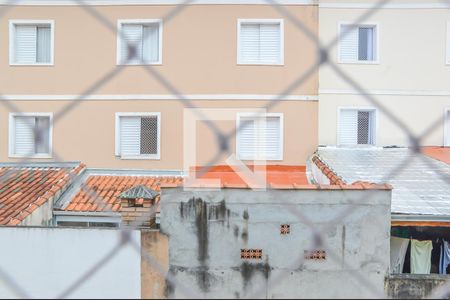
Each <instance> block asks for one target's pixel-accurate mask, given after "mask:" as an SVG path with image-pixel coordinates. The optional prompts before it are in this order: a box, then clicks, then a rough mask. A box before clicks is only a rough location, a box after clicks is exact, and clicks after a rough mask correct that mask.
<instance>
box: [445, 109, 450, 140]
mask: <svg viewBox="0 0 450 300" xmlns="http://www.w3.org/2000/svg"><path fill="white" fill-rule="evenodd" d="M444 131H445V132H444V135H445V141H444V146H446V147H450V109H447V110H446V111H445V126H444Z"/></svg>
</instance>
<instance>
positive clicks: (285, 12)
mask: <svg viewBox="0 0 450 300" xmlns="http://www.w3.org/2000/svg"><path fill="white" fill-rule="evenodd" d="M265 1H266V2H267V5H270V6H271V7H272V8H273V10H274V11H276V12H277V13H278V14H279V15H280V16H281V17H282V18H284V20H286V21H287V22H290V23H291V24H293V25H294V26H295V28H296V29H297V30H298V31H300V32H302V33H303V34H304V35H305V36H306V37H307V39H308V40H309V41H310V42H311V43H313V44H314V45H315V48H316V53H317V55H316V60H315V61H312V62H311V65H310V66H309V68H307V69H306V70H305V71H304V72H302V73H301V74H299V75H298V77H297V79H295V80H294V81H292V82H290V83H289V84H287V85H286V87H285V89H283V90H281V91H279V93H278V96H277V97H276V98H274V99H272V100H271V101H270V103H269V104H268V105H267V106H266V107H265V109H266V110H272V109H274V108H275V107H276V106H277V105H278V104H279V103H280V102H282V101H283V99H285V98H286V97H287V96H290V95H291V94H292V93H293V92H294V91H295V90H296V89H298V88H299V87H301V86H302V85H303V84H304V83H305V82H306V81H307V80H309V79H310V78H311V77H312V76H314V75H315V74H317V72H318V70H319V69H320V68H321V67H324V66H327V67H329V68H330V69H331V70H332V71H333V72H334V73H335V74H337V75H338V76H339V77H340V78H341V79H342V80H344V81H345V82H346V83H347V84H348V85H349V86H350V87H352V88H353V89H354V90H355V91H357V92H358V93H359V94H360V95H361V97H364V99H365V100H366V101H367V103H369V104H370V105H371V106H373V107H376V108H377V109H378V111H380V112H381V113H382V114H384V115H385V116H386V117H387V118H388V119H389V120H390V121H391V122H393V123H394V124H395V125H396V126H397V127H398V128H400V129H401V130H402V132H403V134H404V135H405V136H406V137H408V139H409V140H410V142H411V151H412V152H413V153H414V154H415V155H416V156H417V158H418V159H422V160H423V158H422V156H421V145H422V143H423V141H424V139H425V138H426V137H427V136H429V135H430V134H431V133H432V132H433V131H434V130H436V129H437V128H438V127H439V126H440V125H441V124H442V116H437V118H436V121H435V122H434V123H433V124H432V125H431V126H429V127H428V128H426V130H424V131H423V133H421V134H419V135H416V134H414V133H413V132H412V131H411V130H410V128H409V127H408V126H407V125H406V124H405V123H404V122H402V121H401V120H400V119H399V118H398V117H397V116H396V115H395V114H394V113H393V112H392V111H390V110H389V108H388V107H386V106H385V105H383V104H382V103H381V101H379V100H378V99H377V98H376V97H375V96H374V95H371V94H370V93H369V92H367V91H365V89H364V88H363V87H362V85H361V84H360V83H359V81H360V80H363V79H361V78H358V79H355V78H352V76H351V75H349V74H347V73H346V72H345V71H344V70H342V68H341V67H340V66H339V65H338V64H336V63H335V62H333V61H332V60H331V59H330V56H329V53H330V51H331V50H332V49H333V48H335V47H336V46H337V44H338V41H339V38H345V36H346V35H348V34H349V30H347V31H343V32H341V35H340V36H336V37H335V38H334V39H333V40H332V41H331V42H330V43H327V44H324V43H323V42H322V41H321V40H320V39H319V37H318V35H317V33H316V32H312V31H311V30H310V29H309V27H308V26H306V25H305V24H304V23H303V21H302V20H301V19H299V18H298V17H296V16H295V15H293V14H292V13H291V12H290V11H289V9H288V6H285V5H280V4H279V3H278V2H277V1H276V0H265ZM20 2H21V1H20V0H11V1H9V3H8V4H7V5H3V6H1V7H0V19H2V18H4V17H5V14H6V13H8V12H9V11H11V10H13V9H14V8H15V6H16V5H18V4H20ZM74 2H76V3H77V4H78V5H79V7H80V8H81V9H83V10H84V11H85V12H86V13H87V14H88V15H90V16H92V17H93V18H95V19H96V20H97V21H98V22H99V23H101V24H102V25H103V26H104V27H105V28H107V29H108V30H109V31H110V32H111V33H112V34H116V33H118V34H120V35H123V31H119V32H117V25H116V24H114V23H112V22H111V21H110V20H109V19H108V18H107V17H105V16H104V15H102V13H101V12H100V11H99V10H98V8H97V7H96V6H92V5H88V4H87V3H86V1H83V0H74ZM195 2H196V1H195V0H186V1H184V2H182V3H181V4H178V5H176V6H175V7H174V8H173V9H171V10H170V11H169V12H168V13H167V14H166V15H165V16H163V17H162V18H161V19H162V20H163V22H164V24H167V23H169V22H171V21H172V20H173V19H175V18H177V16H179V15H181V14H183V12H184V10H185V9H186V8H187V7H188V6H189V5H191V4H194V3H195ZM390 2H392V0H381V1H378V2H374V3H373V6H372V8H371V9H367V10H366V11H365V12H364V13H363V14H362V15H361V16H359V18H357V19H356V20H355V21H354V23H353V25H355V24H360V23H364V22H365V21H367V20H368V19H369V18H371V17H373V16H375V15H376V14H377V12H378V11H379V10H380V9H382V8H383V7H384V6H386V5H388V4H389V3H390ZM443 3H445V4H446V5H448V3H447V2H446V1H443ZM449 6H450V5H449ZM449 9H450V7H449ZM351 27H352V26H347V28H351ZM149 34H151V31H150V30H149V31H145V32H144V35H149ZM122 37H123V36H122ZM145 37H146V36H144V37H143V38H144V39H145ZM137 48H138V45H137V44H133V43H130V44H128V47H127V54H128V55H127V61H136V60H138V61H141V62H142V59H143V58H142V57H141V56H139V54H138V53H139V51H138V49H137ZM126 67H127V66H126V65H125V64H119V65H117V66H116V65H115V66H114V67H113V68H112V69H111V70H110V71H109V72H107V73H106V74H104V75H103V76H102V77H101V78H100V79H98V80H97V81H96V82H93V83H92V84H91V85H90V86H88V87H86V89H84V90H83V91H82V92H81V93H80V95H81V96H80V97H79V98H78V99H74V100H73V101H70V103H68V104H67V105H66V106H65V107H63V108H62V109H61V110H60V111H58V112H56V113H55V114H54V117H53V124H54V125H56V124H57V123H58V122H59V121H60V120H61V119H63V118H64V117H66V116H67V115H69V114H71V113H72V112H73V111H74V110H75V109H76V108H77V107H78V106H81V105H83V103H84V102H85V101H86V99H87V98H88V97H89V96H91V95H93V94H95V93H96V92H97V91H99V90H100V89H101V88H102V87H103V86H105V85H106V84H107V83H109V82H111V80H113V79H114V78H115V77H117V76H118V75H119V74H121V73H122V72H123V70H124V69H125V68H126ZM140 68H142V69H143V70H144V71H145V73H146V74H147V76H148V77H149V79H153V80H156V81H157V82H158V83H159V84H160V85H161V86H163V87H164V88H165V89H166V90H167V92H168V93H169V94H171V95H172V96H174V97H175V98H176V99H177V100H178V101H179V102H180V103H181V104H182V105H183V106H184V107H185V108H189V109H192V111H193V112H195V113H196V114H198V115H199V118H200V119H202V120H204V121H203V122H204V123H205V124H206V125H207V126H208V128H209V130H211V131H212V132H213V133H214V135H215V136H216V137H217V138H216V142H217V144H218V149H220V152H219V153H217V155H216V156H215V157H214V159H213V160H211V161H210V162H209V163H207V164H206V165H205V166H204V167H202V169H201V170H200V172H199V173H197V174H198V175H199V176H200V177H201V176H202V174H204V173H207V172H208V171H209V170H210V169H211V167H213V166H215V165H217V163H219V159H220V157H221V156H222V155H223V154H228V155H230V154H232V153H231V151H230V147H229V143H230V140H231V139H232V138H234V137H236V135H237V133H238V132H239V131H240V130H242V129H243V127H242V126H245V122H244V123H243V125H242V126H238V127H237V128H236V129H235V130H233V131H232V132H223V131H222V130H221V129H220V128H219V127H217V126H216V124H215V123H214V121H212V120H208V119H207V117H205V115H204V114H202V109H201V108H200V107H197V106H196V104H195V103H194V101H193V100H192V99H189V97H188V96H186V94H185V93H183V91H182V90H181V89H179V88H178V87H177V86H176V85H175V84H174V83H173V82H172V81H171V78H166V77H165V76H164V75H163V74H162V73H161V72H160V71H158V69H157V68H155V67H154V66H152V65H145V64H142V65H141V66H140ZM0 105H3V106H4V107H5V108H6V110H7V111H9V112H12V113H23V112H22V111H21V110H20V109H19V108H18V107H17V106H16V105H15V104H14V102H13V101H8V99H6V98H5V97H2V96H1V91H0ZM366 123H367V122H366ZM154 125H155V124H153V123H152V124H150V123H149V124H147V126H149V127H151V126H154ZM29 126H31V125H29ZM39 128H41V127H33V128H32V129H33V131H34V133H35V137H39V136H41V135H42V134H43V133H42V132H39ZM363 138H365V139H367V140H368V139H369V137H363ZM145 147H146V148H149V149H153V150H154V148H155V147H156V146H155V145H154V144H149V145H145ZM30 154H32V153H30ZM25 156H30V155H25ZM53 157H54V160H55V161H57V162H63V161H64V157H62V156H61V155H60V154H59V153H58V149H53ZM423 161H424V162H426V163H429V162H428V160H423ZM19 162H20V163H27V162H29V161H28V159H27V158H23V159H21V160H20V161H19ZM409 162H410V158H409V157H408V158H406V159H405V160H403V161H401V162H399V163H398V165H396V166H394V167H393V168H392V170H391V171H390V172H389V174H388V175H387V176H386V177H385V178H383V180H382V181H384V182H389V181H391V180H392V179H394V178H395V177H396V176H397V175H398V174H399V173H400V172H402V170H404V169H405V167H406V166H408V164H409ZM16 174H17V171H15V170H14V169H12V170H9V171H8V172H5V173H4V174H3V175H2V176H1V178H0V180H1V182H6V181H7V180H9V179H10V178H13V177H14V176H15V175H16ZM439 176H441V178H442V179H443V180H445V182H447V183H448V184H450V178H448V177H447V176H446V175H445V174H439ZM82 188H83V192H85V193H86V194H87V195H89V196H90V197H91V198H92V199H95V202H96V203H98V204H99V205H103V204H104V203H103V199H102V197H101V196H100V195H98V194H97V192H96V191H95V190H92V189H89V188H87V187H86V186H84V185H83V186H82ZM268 188H270V187H268ZM372 195H373V192H371V191H368V193H367V194H365V196H364V198H366V199H367V198H368V197H369V198H370V197H371V196H372ZM286 210H289V213H291V214H295V215H296V216H297V218H298V220H299V221H300V222H301V223H303V224H305V225H306V226H308V228H309V229H310V230H311V232H312V233H313V235H314V239H313V244H312V247H313V248H320V249H324V250H326V252H327V255H328V257H329V258H330V259H333V260H337V259H339V258H338V255H337V254H336V253H334V252H333V251H332V250H331V249H328V248H327V246H326V243H324V239H325V234H324V231H326V230H327V228H332V227H333V226H335V224H336V223H337V222H338V221H339V220H341V219H343V218H347V217H349V216H350V215H351V214H352V213H353V210H352V209H348V210H345V211H343V212H342V213H340V214H338V215H336V217H335V219H334V220H332V221H331V222H329V224H328V227H327V228H325V229H324V230H322V231H320V230H318V229H317V227H316V226H315V224H314V222H313V221H311V220H310V219H309V218H308V216H307V215H304V214H303V213H302V212H301V211H299V210H298V209H293V208H292V206H289V207H286ZM153 213H155V207H152V208H151V210H150V212H149V213H148V214H146V215H144V216H142V217H141V218H138V219H137V220H136V221H135V222H134V223H133V224H131V226H129V227H127V228H120V229H119V230H117V233H118V234H119V235H120V236H121V238H120V242H119V243H118V244H117V246H116V247H114V248H113V249H111V250H110V252H109V253H108V255H107V256H105V257H104V258H103V259H102V260H100V261H98V263H97V264H95V265H93V266H92V267H91V268H89V269H88V270H86V272H85V274H83V276H81V277H80V278H79V279H78V280H77V281H75V282H73V284H72V285H71V286H70V287H69V288H67V289H66V290H65V291H63V292H62V293H61V294H59V295H55V297H56V298H67V297H70V296H71V295H72V293H73V292H74V291H75V290H77V289H78V288H80V287H81V286H82V285H83V284H84V283H85V282H87V281H89V280H90V279H91V278H92V276H93V275H95V274H96V272H97V271H98V270H99V269H101V268H102V267H103V266H104V265H105V264H106V263H107V262H108V261H110V260H112V259H114V257H115V255H116V254H117V253H119V252H120V251H121V249H122V248H123V247H124V245H127V244H131V245H132V247H133V248H134V249H135V250H136V252H137V253H139V255H141V254H142V255H143V259H144V260H145V262H146V263H148V264H149V265H151V267H152V268H153V269H155V270H157V271H158V272H159V273H160V275H161V276H162V277H164V278H166V280H167V282H168V283H169V284H170V285H171V286H175V287H176V288H177V289H179V290H181V291H182V292H183V294H184V295H185V297H186V298H197V299H198V298H202V295H197V294H195V293H194V292H193V291H192V290H191V289H190V288H189V286H185V285H184V284H183V282H179V281H177V279H176V278H174V277H173V276H172V275H171V274H170V273H169V272H167V270H166V269H165V267H164V266H162V265H161V264H160V263H159V262H158V261H157V260H156V259H155V258H154V257H152V256H151V255H149V254H148V253H145V252H142V253H141V249H140V245H138V244H136V243H135V242H134V241H133V240H132V239H131V238H130V230H131V229H132V228H133V227H135V228H139V227H140V225H142V223H144V222H145V220H146V218H148V217H149V216H150V215H152V214H153ZM304 259H305V258H304V255H303V253H302V254H301V255H300V256H299V257H297V259H296V260H295V261H294V262H293V265H298V266H300V265H301V264H302V263H303V261H304ZM287 275H288V274H283V273H282V274H280V275H279V276H277V277H274V278H272V279H271V284H272V285H276V284H278V283H280V282H281V281H282V280H283V278H284V276H287ZM350 275H351V276H352V277H354V279H355V280H356V281H357V282H359V283H360V284H361V285H362V286H364V287H365V288H367V289H368V290H371V291H373V294H374V296H375V297H379V298H384V297H386V295H384V294H379V292H378V289H377V288H376V287H374V286H372V284H371V283H370V282H369V281H367V280H366V278H365V277H364V276H362V275H361V274H359V272H354V273H350ZM0 280H2V281H3V282H4V283H5V284H7V285H8V286H9V287H10V288H11V290H13V291H15V294H16V295H17V296H18V297H20V298H32V297H33V295H30V294H27V292H26V291H25V290H24V289H23V288H22V287H21V285H20V283H19V282H16V281H15V280H14V278H13V277H11V276H10V275H9V274H8V273H6V272H4V271H3V270H2V266H1V263H0ZM449 293H450V281H449V282H448V283H447V284H445V285H444V286H443V287H442V288H441V289H439V290H438V291H436V293H435V294H434V296H436V297H448V294H449ZM251 295H252V296H253V297H252V298H260V297H263V296H264V293H263V291H261V290H257V289H256V290H254V291H253V293H251ZM318 296H319V295H318Z"/></svg>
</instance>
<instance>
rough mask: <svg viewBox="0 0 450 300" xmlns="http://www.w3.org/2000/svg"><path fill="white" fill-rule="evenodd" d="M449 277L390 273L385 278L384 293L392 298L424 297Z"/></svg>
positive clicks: (449, 277)
mask: <svg viewBox="0 0 450 300" xmlns="http://www.w3.org/2000/svg"><path fill="white" fill-rule="evenodd" d="M449 279H450V276H448V275H438V274H430V275H419V274H401V275H391V276H389V277H388V278H387V279H386V293H387V295H388V297H389V298H394V299H424V298H428V297H429V296H430V295H431V293H432V292H433V291H434V290H435V289H436V288H437V287H439V286H441V285H442V284H444V283H446V282H447V281H448V280H449Z"/></svg>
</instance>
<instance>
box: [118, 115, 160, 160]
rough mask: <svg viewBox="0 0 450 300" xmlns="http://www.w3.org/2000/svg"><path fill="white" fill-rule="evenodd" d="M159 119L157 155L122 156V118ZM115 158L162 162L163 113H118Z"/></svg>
mask: <svg viewBox="0 0 450 300" xmlns="http://www.w3.org/2000/svg"><path fill="white" fill-rule="evenodd" d="M155 116H156V117H157V118H158V136H157V143H158V144H157V149H158V153H157V154H150V155H147V154H144V155H142V154H141V155H137V156H122V154H121V153H120V145H121V141H120V118H121V117H141V118H142V117H155ZM115 119H116V121H115V139H116V142H115V156H116V157H118V158H120V159H123V160H160V159H161V113H160V112H118V113H116V117H115Z"/></svg>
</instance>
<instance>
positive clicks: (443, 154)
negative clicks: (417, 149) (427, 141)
mask: <svg viewBox="0 0 450 300" xmlns="http://www.w3.org/2000/svg"><path fill="white" fill-rule="evenodd" d="M422 153H423V154H425V155H428V156H429V157H431V158H434V159H437V160H440V161H442V162H445V163H446V164H448V165H450V147H423V148H422Z"/></svg>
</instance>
